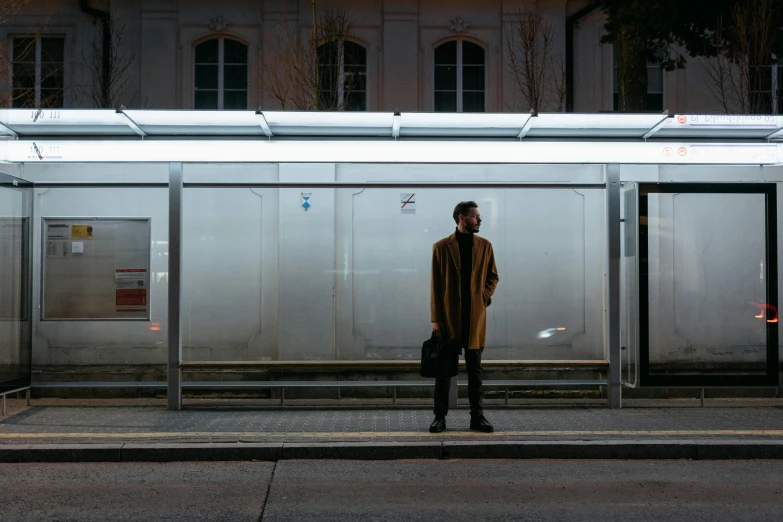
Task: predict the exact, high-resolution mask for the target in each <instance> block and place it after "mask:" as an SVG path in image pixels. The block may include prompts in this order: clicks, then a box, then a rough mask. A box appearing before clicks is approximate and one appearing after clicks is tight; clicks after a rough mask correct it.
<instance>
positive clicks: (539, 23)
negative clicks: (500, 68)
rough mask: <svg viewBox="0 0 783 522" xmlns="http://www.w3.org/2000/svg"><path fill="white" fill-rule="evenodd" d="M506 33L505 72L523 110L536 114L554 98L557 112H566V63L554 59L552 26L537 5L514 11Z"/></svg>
mask: <svg viewBox="0 0 783 522" xmlns="http://www.w3.org/2000/svg"><path fill="white" fill-rule="evenodd" d="M510 26H511V27H510V28H509V31H508V32H507V33H506V48H507V50H508V56H509V59H508V64H507V68H508V71H509V72H510V73H511V75H512V76H513V78H514V83H515V84H516V90H517V93H518V95H519V96H520V97H521V98H522V100H523V103H525V104H526V105H527V106H526V107H520V108H521V109H524V110H529V109H532V110H535V111H539V110H542V109H544V108H545V107H546V106H547V105H548V104H550V103H551V102H552V101H553V99H554V102H555V103H556V105H557V107H558V110H564V109H565V87H566V84H565V64H564V63H563V60H562V57H560V56H557V57H556V56H554V47H555V29H554V24H552V23H551V22H549V21H547V20H546V19H545V18H544V14H543V12H542V11H541V10H540V9H539V7H538V3H537V2H536V3H535V4H534V5H532V6H531V5H530V4H527V5H526V6H525V7H524V8H522V9H520V10H519V11H517V14H516V18H515V19H514V20H513V21H512V22H511V23H510Z"/></svg>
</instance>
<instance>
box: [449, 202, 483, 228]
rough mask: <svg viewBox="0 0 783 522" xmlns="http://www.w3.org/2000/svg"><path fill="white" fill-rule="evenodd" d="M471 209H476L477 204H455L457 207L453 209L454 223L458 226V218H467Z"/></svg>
mask: <svg viewBox="0 0 783 522" xmlns="http://www.w3.org/2000/svg"><path fill="white" fill-rule="evenodd" d="M472 208H478V204H476V202H475V201H460V202H459V203H457V206H456V207H454V222H455V223H456V224H458V225H459V217H460V216H467V215H468V212H470V209H472Z"/></svg>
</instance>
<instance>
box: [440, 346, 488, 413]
mask: <svg viewBox="0 0 783 522" xmlns="http://www.w3.org/2000/svg"><path fill="white" fill-rule="evenodd" d="M483 352H484V347H483V346H482V347H481V348H479V349H478V350H468V349H467V348H466V349H465V350H464V353H465V365H466V366H467V367H468V398H469V399H470V414H471V416H474V415H483V414H484V407H483V406H482V404H481V399H482V397H483V395H484V391H483V390H482V386H481V383H482V374H483V371H482V369H481V354H482V353H483ZM450 386H451V377H446V378H439V379H435V416H436V417H445V416H446V415H447V414H448V413H449V387H450Z"/></svg>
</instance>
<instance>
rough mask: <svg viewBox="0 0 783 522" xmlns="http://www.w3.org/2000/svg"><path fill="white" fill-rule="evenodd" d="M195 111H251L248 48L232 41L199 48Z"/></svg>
mask: <svg viewBox="0 0 783 522" xmlns="http://www.w3.org/2000/svg"><path fill="white" fill-rule="evenodd" d="M194 73H195V82H194V83H195V94H194V96H193V107H194V108H195V109H243V110H244V109H247V46H246V45H245V44H243V43H242V42H238V41H236V40H232V39H230V38H223V37H220V38H213V39H211V40H207V41H206V42H202V43H200V44H198V45H196V53H195V66H194Z"/></svg>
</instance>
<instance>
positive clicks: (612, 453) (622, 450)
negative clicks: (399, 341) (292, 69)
mask: <svg viewBox="0 0 783 522" xmlns="http://www.w3.org/2000/svg"><path fill="white" fill-rule="evenodd" d="M291 459H312V460H398V459H622V460H650V459H653V460H656V459H670V460H671V459H688V460H730V459H751V460H752V459H783V441H775V440H768V441H751V442H745V441H737V440H722V441H721V440H709V441H703V442H701V441H694V440H666V441H660V440H623V441H617V440H610V441H454V442H450V441H444V442H419V443H407V442H332V443H320V444H319V443H241V442H237V443H194V444H187V443H168V444H166V443H160V444H19V445H0V463H23V462H30V463H32V462H38V463H44V462H52V463H55V462H186V461H248V460H263V461H280V460H291Z"/></svg>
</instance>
